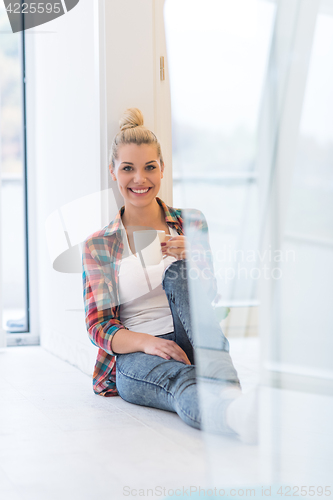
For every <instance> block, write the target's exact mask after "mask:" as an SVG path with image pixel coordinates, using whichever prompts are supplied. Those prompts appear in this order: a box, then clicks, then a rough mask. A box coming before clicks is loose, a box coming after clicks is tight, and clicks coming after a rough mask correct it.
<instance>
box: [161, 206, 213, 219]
mask: <svg viewBox="0 0 333 500" xmlns="http://www.w3.org/2000/svg"><path fill="white" fill-rule="evenodd" d="M162 204H163V205H164V206H165V208H164V209H165V212H166V215H169V216H171V218H173V219H178V221H179V222H181V223H183V222H184V221H185V223H186V224H206V218H205V216H204V214H203V213H202V212H201V210H198V209H196V208H175V207H172V206H169V205H166V204H165V203H164V202H163V201H162Z"/></svg>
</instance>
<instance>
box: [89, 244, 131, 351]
mask: <svg viewBox="0 0 333 500" xmlns="http://www.w3.org/2000/svg"><path fill="white" fill-rule="evenodd" d="M93 248H94V245H93V244H92V243H91V242H90V244H89V243H88V242H87V241H86V242H85V244H84V247H83V255H82V267H83V274H82V278H83V300H84V308H85V319H86V327H87V331H88V335H89V338H90V340H91V342H92V343H93V344H94V345H95V346H97V347H100V348H101V349H103V350H104V351H105V352H107V353H108V354H111V355H113V354H114V353H113V352H112V349H111V340H112V337H113V335H114V334H115V333H116V332H117V331H118V330H119V329H121V330H123V329H125V327H124V325H122V323H121V322H120V321H119V319H118V317H119V313H117V307H119V306H117V303H116V301H115V300H112V297H111V294H110V291H109V288H108V286H107V284H106V282H105V276H104V273H103V269H102V266H101V265H100V263H99V262H98V261H97V259H96V258H94V257H93V256H92V250H91V249H93Z"/></svg>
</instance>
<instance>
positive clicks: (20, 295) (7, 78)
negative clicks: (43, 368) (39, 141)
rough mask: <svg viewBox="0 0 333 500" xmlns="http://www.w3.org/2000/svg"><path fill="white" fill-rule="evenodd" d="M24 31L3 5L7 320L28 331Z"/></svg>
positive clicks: (0, 80)
mask: <svg viewBox="0 0 333 500" xmlns="http://www.w3.org/2000/svg"><path fill="white" fill-rule="evenodd" d="M21 37H22V33H12V32H11V29H10V25H9V21H8V18H7V14H6V11H5V9H4V5H3V4H1V5H0V85H1V99H0V127H1V148H0V173H1V197H0V199H1V246H2V270H1V280H2V283H1V284H2V289H3V308H4V309H3V322H4V328H5V329H6V330H7V331H9V332H21V331H27V328H28V321H27V280H26V223H25V164H24V140H23V130H24V127H23V120H24V115H23V72H22V38H21Z"/></svg>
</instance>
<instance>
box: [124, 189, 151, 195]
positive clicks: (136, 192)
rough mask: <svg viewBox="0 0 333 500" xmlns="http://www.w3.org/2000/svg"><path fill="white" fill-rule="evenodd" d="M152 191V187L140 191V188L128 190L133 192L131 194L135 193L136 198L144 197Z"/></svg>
mask: <svg viewBox="0 0 333 500" xmlns="http://www.w3.org/2000/svg"><path fill="white" fill-rule="evenodd" d="M150 189H152V188H151V187H148V188H141V189H138V188H128V190H129V191H131V193H133V194H134V195H135V196H144V195H145V194H147V193H148V191H150Z"/></svg>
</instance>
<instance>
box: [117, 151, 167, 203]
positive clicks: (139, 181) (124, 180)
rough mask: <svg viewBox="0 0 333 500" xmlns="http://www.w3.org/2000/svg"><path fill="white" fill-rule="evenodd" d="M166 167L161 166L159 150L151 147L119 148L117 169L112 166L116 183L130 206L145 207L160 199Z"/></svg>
mask: <svg viewBox="0 0 333 500" xmlns="http://www.w3.org/2000/svg"><path fill="white" fill-rule="evenodd" d="M163 170H164V165H163V164H162V165H161V161H160V158H159V156H158V154H157V149H156V146H154V145H151V144H141V145H140V146H138V145H137V144H123V145H122V146H120V147H119V150H118V158H117V159H115V167H114V168H112V165H110V173H111V176H112V179H113V180H114V181H117V183H118V188H119V191H120V193H121V194H122V196H123V197H124V200H125V206H126V204H128V203H129V204H131V205H135V206H137V207H139V206H140V207H143V206H146V205H149V204H150V203H152V201H153V200H154V199H155V197H156V196H157V194H158V192H159V189H160V185H161V179H162V178H163Z"/></svg>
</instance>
